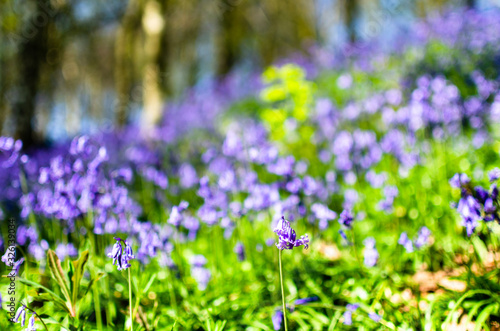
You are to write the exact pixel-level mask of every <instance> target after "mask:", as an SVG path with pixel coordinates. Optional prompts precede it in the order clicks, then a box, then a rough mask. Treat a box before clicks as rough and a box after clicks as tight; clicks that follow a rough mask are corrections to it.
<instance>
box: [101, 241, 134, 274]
mask: <svg viewBox="0 0 500 331" xmlns="http://www.w3.org/2000/svg"><path fill="white" fill-rule="evenodd" d="M115 240H116V243H115V244H114V245H113V250H112V251H111V253H109V254H108V257H110V258H112V259H113V265H116V267H117V269H118V270H124V269H128V268H130V267H131V265H130V263H129V261H130V260H133V259H135V255H134V253H133V252H132V247H131V246H130V245H129V243H128V242H127V241H126V240H122V239H121V238H118V237H115ZM122 243H123V245H125V247H123V245H122Z"/></svg>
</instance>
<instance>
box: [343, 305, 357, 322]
mask: <svg viewBox="0 0 500 331" xmlns="http://www.w3.org/2000/svg"><path fill="white" fill-rule="evenodd" d="M358 308H359V304H357V303H355V304H348V305H347V306H346V311H345V312H344V324H345V325H352V313H353V312H355V311H356V310H357V309H358Z"/></svg>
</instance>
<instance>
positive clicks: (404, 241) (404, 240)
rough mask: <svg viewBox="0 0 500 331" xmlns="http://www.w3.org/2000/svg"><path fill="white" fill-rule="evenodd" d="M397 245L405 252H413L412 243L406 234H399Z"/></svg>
mask: <svg viewBox="0 0 500 331" xmlns="http://www.w3.org/2000/svg"><path fill="white" fill-rule="evenodd" d="M398 244H400V245H401V246H403V247H404V248H405V250H406V252H408V253H411V252H413V242H412V241H411V239H410V238H408V234H407V233H406V232H402V233H401V236H399V240H398Z"/></svg>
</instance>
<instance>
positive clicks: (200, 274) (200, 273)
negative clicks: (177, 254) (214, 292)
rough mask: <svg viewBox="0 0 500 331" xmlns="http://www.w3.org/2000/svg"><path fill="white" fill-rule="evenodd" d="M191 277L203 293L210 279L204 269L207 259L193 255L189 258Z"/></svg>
mask: <svg viewBox="0 0 500 331" xmlns="http://www.w3.org/2000/svg"><path fill="white" fill-rule="evenodd" d="M190 263H191V276H192V277H193V278H194V279H195V280H196V282H197V283H198V289H199V290H200V291H204V290H205V289H206V288H207V285H208V282H209V281H210V278H211V277H212V273H211V272H210V270H208V269H207V268H205V264H207V259H206V258H205V257H204V256H203V255H195V256H193V257H192V258H191V261H190Z"/></svg>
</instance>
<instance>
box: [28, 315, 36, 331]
mask: <svg viewBox="0 0 500 331" xmlns="http://www.w3.org/2000/svg"><path fill="white" fill-rule="evenodd" d="M26 331H36V327H35V313H33V315H31V317H30V320H29V321H28V327H27V328H26Z"/></svg>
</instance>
